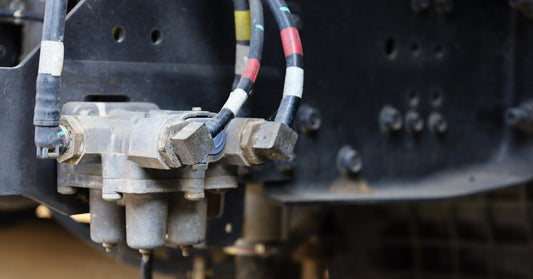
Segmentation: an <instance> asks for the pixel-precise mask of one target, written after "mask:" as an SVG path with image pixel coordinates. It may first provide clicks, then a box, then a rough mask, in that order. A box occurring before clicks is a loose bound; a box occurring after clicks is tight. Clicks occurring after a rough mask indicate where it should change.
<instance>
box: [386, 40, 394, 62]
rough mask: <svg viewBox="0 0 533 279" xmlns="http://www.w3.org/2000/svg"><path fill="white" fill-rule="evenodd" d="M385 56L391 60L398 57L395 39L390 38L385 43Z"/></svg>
mask: <svg viewBox="0 0 533 279" xmlns="http://www.w3.org/2000/svg"><path fill="white" fill-rule="evenodd" d="M385 55H386V56H387V57H388V58H390V59H392V58H394V57H395V56H396V40H394V38H388V39H387V40H386V41H385Z"/></svg>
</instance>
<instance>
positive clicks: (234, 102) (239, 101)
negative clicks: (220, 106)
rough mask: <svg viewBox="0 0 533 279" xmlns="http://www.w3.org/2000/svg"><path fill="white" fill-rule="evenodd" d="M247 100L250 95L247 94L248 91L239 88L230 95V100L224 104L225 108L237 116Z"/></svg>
mask: <svg viewBox="0 0 533 279" xmlns="http://www.w3.org/2000/svg"><path fill="white" fill-rule="evenodd" d="M246 99H248V94H246V91H244V90H242V89H240V88H237V89H235V91H233V92H231V94H229V98H228V100H227V101H226V103H225V104H224V108H226V109H229V110H231V112H233V115H237V113H238V112H239V110H240V109H241V107H242V105H244V103H245V102H246Z"/></svg>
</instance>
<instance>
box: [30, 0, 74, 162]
mask: <svg viewBox="0 0 533 279" xmlns="http://www.w3.org/2000/svg"><path fill="white" fill-rule="evenodd" d="M67 2H68V1H67V0H47V1H46V6H45V11H44V22H43V36H42V40H41V52H40V57H39V70H38V74H37V82H36V87H37V93H36V96H35V111H34V116H33V125H35V145H36V146H37V157H39V158H51V157H56V156H58V155H59V150H58V146H59V145H60V142H61V136H60V135H58V132H59V89H60V87H61V72H62V70H63V59H64V46H63V35H64V33H65V18H66V12H67ZM51 150H54V152H55V154H49V151H51Z"/></svg>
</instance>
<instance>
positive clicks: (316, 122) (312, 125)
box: [296, 105, 322, 134]
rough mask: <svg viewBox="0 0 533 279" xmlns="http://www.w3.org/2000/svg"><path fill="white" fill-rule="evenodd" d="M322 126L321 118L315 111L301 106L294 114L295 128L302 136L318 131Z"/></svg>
mask: <svg viewBox="0 0 533 279" xmlns="http://www.w3.org/2000/svg"><path fill="white" fill-rule="evenodd" d="M321 125H322V116H321V115H320V112H319V111H318V110H317V109H314V108H312V107H310V106H307V105H303V106H301V107H300V109H299V110H298V113H297V114H296V126H297V127H298V130H299V131H300V132H302V133H304V134H310V133H313V132H316V131H318V129H320V126H321Z"/></svg>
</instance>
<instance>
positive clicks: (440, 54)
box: [435, 45, 444, 59]
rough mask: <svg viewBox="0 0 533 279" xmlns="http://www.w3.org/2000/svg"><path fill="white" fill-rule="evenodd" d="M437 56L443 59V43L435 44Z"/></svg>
mask: <svg viewBox="0 0 533 279" xmlns="http://www.w3.org/2000/svg"><path fill="white" fill-rule="evenodd" d="M435 57H436V58H437V59H441V58H442V57H444V47H443V46H442V45H436V46H435Z"/></svg>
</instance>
